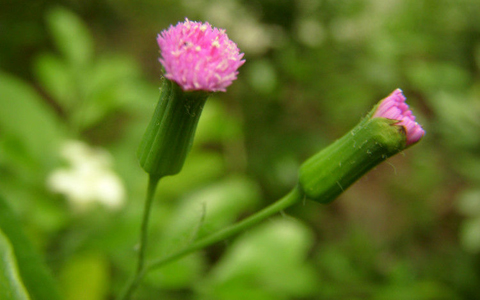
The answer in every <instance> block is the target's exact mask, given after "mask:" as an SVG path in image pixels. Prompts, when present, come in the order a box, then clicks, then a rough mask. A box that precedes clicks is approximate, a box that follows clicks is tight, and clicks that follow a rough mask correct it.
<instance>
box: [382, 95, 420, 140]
mask: <svg viewBox="0 0 480 300" xmlns="http://www.w3.org/2000/svg"><path fill="white" fill-rule="evenodd" d="M405 100H406V98H405V96H404V95H403V93H402V90H401V89H396V90H395V91H393V92H392V93H391V94H390V95H389V96H388V97H387V98H385V99H383V100H382V101H381V102H380V105H379V106H378V108H377V110H376V111H375V114H374V115H373V118H387V119H392V120H398V121H399V122H398V123H397V125H401V126H403V128H404V129H405V133H406V135H407V146H409V145H411V144H414V143H416V142H418V141H419V140H420V139H421V138H422V137H423V136H424V135H425V130H423V128H422V126H420V125H419V124H418V123H417V122H415V116H414V115H413V114H412V111H411V110H410V109H409V108H408V105H407V104H406V103H405Z"/></svg>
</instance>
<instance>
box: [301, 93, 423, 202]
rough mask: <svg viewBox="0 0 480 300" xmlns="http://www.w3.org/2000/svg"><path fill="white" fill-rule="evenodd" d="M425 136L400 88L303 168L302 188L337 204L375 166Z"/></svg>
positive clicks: (306, 193) (320, 199)
mask: <svg viewBox="0 0 480 300" xmlns="http://www.w3.org/2000/svg"><path fill="white" fill-rule="evenodd" d="M424 134H425V131H424V130H423V129H422V127H421V126H420V125H418V123H417V122H415V117H414V116H413V114H412V112H411V111H410V110H409V109H408V106H407V105H406V104H405V97H404V96H403V94H402V92H401V90H399V89H397V90H395V91H394V92H393V93H392V94H391V95H390V96H388V97H387V98H385V99H383V100H382V101H381V102H380V103H379V104H378V105H377V106H376V107H375V108H374V109H373V110H372V111H371V112H370V113H369V114H368V116H367V117H366V118H365V119H363V120H362V121H361V122H360V123H359V124H358V125H357V126H356V127H355V128H354V129H353V130H352V131H350V132H349V133H347V134H346V135H344V136H343V137H342V138H340V139H338V140H337V141H335V142H334V143H333V144H331V145H330V146H328V147H327V148H326V149H324V150H322V151H320V152H319V153H317V154H316V155H314V156H313V157H311V158H310V159H308V160H307V161H306V162H305V163H304V164H303V165H302V167H301V168H300V175H299V187H300V189H301V190H302V191H303V193H304V196H305V197H306V198H308V199H311V200H314V201H318V202H321V203H328V202H330V201H333V200H334V199H335V198H336V197H337V196H338V195H340V194H341V193H342V192H343V191H345V190H346V189H347V188H348V187H349V186H350V185H351V184H352V183H354V182H355V181H356V180H357V179H359V178H360V177H361V176H363V175H364V174H365V173H367V172H368V171H369V170H371V169H372V168H373V167H375V166H376V165H378V164H379V163H381V162H382V161H384V160H386V159H387V158H388V157H390V156H392V155H395V154H397V153H399V152H401V151H402V150H404V149H406V148H407V147H408V146H410V145H412V144H414V143H416V142H418V141H419V140H420V139H421V137H423V135H424Z"/></svg>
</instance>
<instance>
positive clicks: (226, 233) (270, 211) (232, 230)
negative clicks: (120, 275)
mask: <svg viewBox="0 0 480 300" xmlns="http://www.w3.org/2000/svg"><path fill="white" fill-rule="evenodd" d="M302 198H303V196H302V194H301V193H300V191H299V189H298V188H297V187H295V188H294V189H293V190H292V191H291V192H290V193H289V194H287V195H286V196H285V197H283V198H282V199H280V200H278V201H277V202H275V203H273V204H271V205H270V206H268V207H266V208H264V209H263V210H261V211H259V212H258V213H256V214H254V215H252V216H250V217H248V218H246V219H244V220H242V221H240V222H238V223H236V224H233V225H231V226H229V227H227V228H225V229H223V230H220V231H218V232H216V233H213V234H211V235H209V236H206V237H204V238H203V239H200V240H198V241H196V242H194V243H193V244H191V245H190V246H188V247H187V248H185V249H183V250H180V251H178V252H177V253H173V254H171V255H169V256H167V257H164V258H160V259H157V260H154V261H152V262H151V263H149V264H148V265H147V266H146V268H145V271H146V272H148V271H151V270H153V269H156V268H159V267H162V266H164V265H166V264H168V263H170V262H172V261H175V260H177V259H179V258H182V257H184V256H186V255H188V254H190V253H193V252H195V251H197V250H200V249H203V248H205V247H208V246H210V245H213V244H215V243H218V242H220V241H223V240H225V239H227V238H229V237H232V236H233V235H235V234H237V233H240V232H242V231H244V230H245V229H248V228H250V227H252V226H253V225H255V224H257V223H259V222H261V221H263V220H265V219H267V218H268V217H270V216H272V215H274V214H276V213H278V212H280V211H282V210H284V209H286V208H287V207H289V206H291V205H293V204H295V203H297V202H299V201H301V200H302Z"/></svg>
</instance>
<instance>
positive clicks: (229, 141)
mask: <svg viewBox="0 0 480 300" xmlns="http://www.w3.org/2000/svg"><path fill="white" fill-rule="evenodd" d="M58 3H59V2H58V1H48V0H47V1H9V0H7V1H6V3H2V10H1V11H0V28H2V30H1V31H0V43H1V45H2V47H1V48H0V68H1V71H0V195H1V196H2V197H3V198H5V199H6V200H7V201H8V203H9V204H10V205H11V206H12V207H13V209H14V211H15V212H16V214H18V216H19V218H20V219H21V221H22V224H23V230H24V231H25V233H26V234H27V236H28V237H29V239H30V240H31V241H32V242H33V244H34V247H35V248H36V249H37V250H38V251H39V252H40V253H42V254H43V255H44V257H45V258H46V262H47V264H48V266H49V267H50V269H51V270H52V271H53V274H54V277H55V278H56V279H57V281H58V283H59V286H60V288H61V290H62V293H63V295H64V296H65V299H111V298H112V295H115V294H118V292H119V291H120V290H121V288H122V286H123V284H124V283H125V281H126V280H127V278H128V277H129V275H130V273H131V271H132V270H133V266H134V262H135V259H134V256H135V249H134V247H133V245H135V244H136V243H137V240H138V227H139V223H140V217H141V210H142V204H143V203H142V202H143V198H144V193H145V188H146V180H147V178H146V175H145V174H144V173H143V172H142V170H141V168H140V167H139V166H138V163H137V161H136V158H135V151H136V148H137V146H138V143H139V141H140V138H141V136H142V134H143V131H144V130H145V128H146V125H147V123H148V120H149V118H150V116H151V114H152V112H153V108H154V105H155V103H156V101H157V97H158V87H159V82H160V75H161V70H160V65H159V63H158V47H157V45H156V42H155V36H156V34H158V33H159V32H160V31H161V30H162V29H164V28H166V27H168V26H169V24H174V23H176V22H178V21H181V20H183V19H184V18H185V17H188V18H189V19H191V20H200V21H209V22H210V23H211V24H213V25H214V26H217V27H222V28H226V29H227V33H228V34H229V36H230V38H231V39H232V40H234V41H236V42H237V43H238V45H239V47H240V49H241V50H242V51H244V52H245V58H246V60H247V62H246V63H245V65H244V66H242V68H241V69H240V74H239V79H238V80H237V81H236V82H234V84H233V85H232V86H231V87H230V88H229V89H228V91H227V92H226V93H218V94H215V95H214V96H212V97H211V98H210V99H209V100H208V101H207V104H206V107H205V111H204V113H203V114H202V118H201V120H200V124H199V128H198V133H197V137H196V140H195V144H194V147H193V150H192V152H191V153H190V155H189V157H188V159H187V162H186V164H185V167H184V169H183V171H182V172H181V173H180V174H179V175H178V176H174V177H167V178H165V180H163V181H162V182H161V183H160V191H159V195H158V201H156V202H155V207H154V210H153V218H152V223H151V241H152V242H151V243H150V246H151V247H150V249H149V255H151V256H158V255H162V254H168V253H171V252H173V251H175V250H177V249H178V248H179V247H182V246H184V245H185V244H186V243H188V242H190V241H191V240H192V239H194V238H196V237H197V236H202V235H205V234H208V233H209V232H212V231H215V230H217V229H218V228H221V227H222V226H225V225H226V224H229V223H231V222H234V221H235V220H237V219H240V218H242V217H244V216H245V215H248V214H251V213H252V212H254V211H256V210H257V209H259V208H261V207H263V206H265V205H267V204H269V203H271V202H273V201H274V200H276V199H278V198H279V197H281V196H283V195H284V194H285V193H286V192H287V191H289V190H290V188H291V187H292V186H293V185H294V184H295V183H296V179H297V170H298V166H299V165H300V164H301V163H302V162H303V161H304V160H305V159H306V158H308V157H309V156H311V155H313V154H314V153H315V152H316V151H318V150H319V149H321V148H322V147H324V146H325V145H327V144H328V143H330V142H332V141H333V140H335V139H336V138H338V137H340V136H341V135H342V134H343V133H344V132H346V131H347V130H349V129H350V128H351V127H352V126H353V125H354V124H356V123H357V122H358V121H359V120H360V119H361V117H362V116H363V115H364V114H365V113H366V112H367V111H368V110H369V109H370V107H371V106H372V105H373V104H374V103H376V102H377V101H378V100H379V99H381V98H383V97H385V96H386V95H388V94H389V93H390V92H391V91H393V90H394V89H395V88H397V87H400V88H402V89H403V91H404V93H405V95H406V96H407V98H408V103H409V104H410V105H411V107H412V108H413V110H414V113H415V115H416V116H417V117H418V121H419V122H420V123H421V124H422V125H423V126H424V128H425V129H426V131H427V135H426V136H425V138H424V140H423V141H421V142H420V143H419V144H418V145H416V146H414V147H412V149H408V150H407V151H406V152H405V154H404V155H398V156H397V157H394V158H392V159H390V160H389V161H388V162H387V163H384V164H382V165H381V166H379V167H378V168H377V169H376V170H373V171H372V172H371V173H369V174H367V176H366V177H364V178H363V179H362V180H360V181H359V182H358V183H356V184H355V185H354V186H353V187H351V188H350V189H349V190H348V191H346V192H345V193H344V194H343V195H342V196H341V197H340V198H339V199H338V200H336V201H335V202H334V203H332V204H331V205H328V206H322V205H319V204H316V203H304V205H303V206H299V207H295V208H292V209H290V210H289V211H288V212H287V213H288V214H289V215H291V216H293V217H294V218H290V217H287V216H279V217H278V218H274V219H272V220H271V221H268V222H265V223H264V224H261V225H260V226H258V227H257V228H254V229H252V230H251V231H248V232H246V233H245V234H243V235H241V236H239V237H238V238H235V239H233V240H230V241H226V242H225V243H224V244H221V245H216V246H214V247H211V248H210V249H206V250H205V251H203V252H200V253H195V254H192V255H190V256H188V257H186V258H184V259H182V260H180V261H178V262H175V263H173V264H171V265H168V266H165V267H163V268H162V269H160V270H158V271H156V272H153V273H152V274H150V275H149V276H148V277H147V278H146V280H145V283H144V284H143V285H142V287H141V289H140V290H139V292H138V294H137V295H136V296H137V299H225V300H234V299H259V300H263V299H382V300H383V299H419V300H420V299H473V298H475V297H477V295H479V294H480V284H479V283H480V260H479V258H480V257H479V253H480V222H479V220H480V210H479V209H478V207H479V203H480V193H479V186H480V79H479V78H480V76H479V74H480V72H479V71H480V23H479V22H478V16H480V2H478V1H477V0H462V1H448V0H440V1H428V0H406V1H398V0H397V1H396V0H390V1H380V0H368V1H362V0H323V1H315V0H296V1H294V0H282V1H273V0H258V1H252V0H246V1H239V0H237V1H233V0H232V1H223V0H181V1H168V0H164V1H148V0H139V1H116V2H111V1H75V0H72V1H64V3H63V5H61V6H59V5H58ZM72 139H75V140H81V141H83V142H84V143H86V144H88V145H90V146H95V147H102V148H104V149H106V150H108V151H109V152H110V153H111V155H112V157H113V165H114V171H116V173H117V174H118V176H119V177H120V178H121V181H122V182H123V184H124V186H125V190H126V194H127V196H126V199H125V200H126V203H125V205H124V206H123V207H122V208H121V209H119V210H115V211H112V210H109V209H107V208H105V207H104V206H102V205H100V204H99V205H98V206H93V207H91V208H90V209H89V210H87V211H82V212H79V211H75V210H73V209H72V207H71V206H70V205H69V200H68V199H69V198H68V196H66V195H59V194H55V193H53V192H52V191H51V189H49V186H48V184H47V181H48V177H49V174H51V173H52V172H53V171H54V170H56V169H58V168H59V167H61V166H63V165H64V164H65V162H63V161H62V159H61V155H60V149H61V145H62V144H64V143H65V141H68V140H72ZM3 231H4V232H5V230H3ZM13 244H14V242H13V241H12V238H11V237H8V235H7V237H6V238H5V236H4V235H2V236H1V245H0V246H1V249H0V251H2V253H4V254H2V257H6V256H5V255H7V256H8V255H10V256H11V255H12V254H11V253H12V250H11V247H12V245H13ZM14 258H15V257H13V258H12V260H13V261H14ZM16 259H17V260H18V259H19V258H18V257H17V258H16ZM4 263H5V261H3V260H2V264H4ZM8 268H13V269H12V270H14V271H12V272H14V273H18V270H17V267H14V266H13V265H9V266H8ZM12 274H13V273H12ZM1 279H2V280H4V277H2V278H1ZM27 289H28V287H27ZM2 292H4V290H3V289H2ZM29 292H30V293H31V291H30V290H29ZM7 299H8V298H7Z"/></svg>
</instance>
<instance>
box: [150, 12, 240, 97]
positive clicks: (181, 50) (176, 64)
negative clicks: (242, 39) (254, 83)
mask: <svg viewBox="0 0 480 300" xmlns="http://www.w3.org/2000/svg"><path fill="white" fill-rule="evenodd" d="M157 42H158V45H159V46H160V52H161V58H160V63H161V64H162V65H163V67H164V68H165V77H166V78H168V79H170V80H173V81H175V82H176V83H177V84H178V85H180V86H181V87H182V88H183V90H185V91H194V90H203V91H211V92H216V91H222V92H224V91H225V89H226V87H228V86H229V85H230V84H232V82H233V80H235V79H237V74H238V71H237V69H238V68H239V67H240V66H241V65H243V63H244V62H245V60H243V59H242V57H243V53H240V52H239V49H238V47H237V45H236V44H235V43H234V42H232V41H231V40H230V39H229V38H228V36H227V34H226V33H225V30H224V29H217V28H212V26H211V25H210V24H208V23H201V22H192V21H189V20H188V19H185V22H179V23H178V24H177V25H176V26H173V25H171V26H170V27H169V28H168V29H167V30H164V31H162V32H161V33H160V34H159V35H158V37H157Z"/></svg>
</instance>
